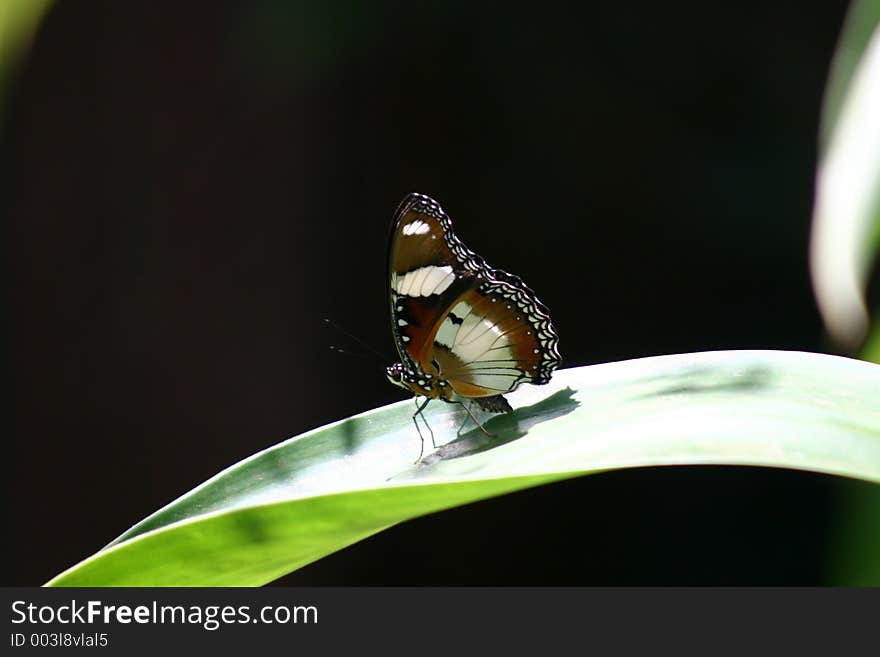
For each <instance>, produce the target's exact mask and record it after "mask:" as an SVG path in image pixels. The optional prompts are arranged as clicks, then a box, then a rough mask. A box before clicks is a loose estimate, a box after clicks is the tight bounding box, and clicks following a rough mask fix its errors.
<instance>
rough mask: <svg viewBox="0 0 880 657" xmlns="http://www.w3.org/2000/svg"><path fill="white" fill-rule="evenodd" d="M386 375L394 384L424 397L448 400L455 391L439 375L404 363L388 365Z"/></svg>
mask: <svg viewBox="0 0 880 657" xmlns="http://www.w3.org/2000/svg"><path fill="white" fill-rule="evenodd" d="M385 376H387V377H388V380H389V381H391V383H393V384H394V385H396V386H398V387H400V388H403V389H404V390H408V391H409V392H411V393H413V394H415V395H421V396H422V397H430V398H432V399H437V398H441V399H447V400H448V399H450V398H451V396H452V393H453V390H452V388H451V387H450V386H449V383H448V382H447V381H444V380H443V378H442V377H440V376H439V375H436V374H430V373H427V372H423V371H422V370H421V369H418V368H417V369H412V368H407V367H406V366H405V365H404V364H403V363H394V365H389V366H388V367H386V368H385Z"/></svg>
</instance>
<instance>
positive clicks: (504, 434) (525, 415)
mask: <svg viewBox="0 0 880 657" xmlns="http://www.w3.org/2000/svg"><path fill="white" fill-rule="evenodd" d="M579 405H580V402H578V401H577V400H576V399H574V390H572V389H571V388H565V389H563V390H559V391H557V392H555V393H553V394H552V395H550V396H548V397H545V398H544V399H542V400H541V401H539V402H536V403H534V404H532V405H531V406H522V407H520V408H516V409H514V410H513V411H512V412H510V413H504V414H503V415H496V416H494V417H492V418H491V419H489V420H487V421H486V422H484V423H483V426H484V427H485V429H486V431H488V432H489V433H490V434H491V435H486V433H485V432H483V431H482V430H481V429H480V428H479V427H474V426H473V422H472V421H471V420H470V419H469V420H468V425H469V426H471V427H472V428H471V429H468V430H466V431H464V432H463V433H461V434H460V435H459V436H458V437H457V438H456V439H455V440H453V441H451V442H448V443H446V444H445V445H441V446H440V447H438V448H437V449H436V450H434V451H433V452H431V453H430V454H427V455H425V457H424V458H422V460H421V461H420V462H419V465H420V466H426V465H431V464H432V463H436V462H438V461H446V460H450V459H457V458H461V457H463V456H471V455H472V454H479V453H480V452H485V451H487V450H490V449H494V448H496V447H500V446H501V445H505V444H507V443H510V442H513V441H514V440H519V439H520V438H522V437H524V436H525V435H526V434H527V433H528V432H529V430H530V429H531V428H532V427H534V426H535V425H536V424H539V423H540V422H546V421H547V420H552V419H554V418H557V417H561V416H563V415H567V414H568V413H571V412H572V411H573V410H574V409H576V408H577V407H578V406H579ZM463 414H464V413H463Z"/></svg>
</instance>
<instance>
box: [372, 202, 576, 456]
mask: <svg viewBox="0 0 880 657" xmlns="http://www.w3.org/2000/svg"><path fill="white" fill-rule="evenodd" d="M388 283H389V300H390V307H391V329H392V333H393V335H394V342H395V345H396V347H397V353H398V354H399V356H400V361H401V362H399V363H395V364H394V365H391V366H389V367H388V368H386V376H387V377H388V380H389V381H391V383H393V384H394V385H396V386H399V387H401V388H403V389H405V390H407V391H409V392H412V393H413V394H414V395H415V396H416V398H417V400H418V398H419V397H424V398H425V399H424V401H423V402H422V403H421V405H419V406H418V410H417V411H416V413H415V414H414V415H413V422H415V425H416V429H418V427H419V425H418V421H417V417H418V415H419V414H421V413H422V411H423V410H424V408H425V406H427V404H428V402H430V401H431V400H432V399H442V400H443V401H446V402H451V403H462V404H463V405H464V400H468V399H470V400H473V401H474V402H475V403H476V404H477V405H478V406H479V407H480V408H481V409H483V410H484V411H489V412H492V413H506V412H510V411H511V410H512V408H511V406H510V403H509V402H508V401H507V400H506V399H505V398H504V396H503V395H504V394H506V393H508V392H512V391H513V390H516V388H517V387H518V386H519V385H520V384H522V383H532V384H535V385H541V384H545V383H547V382H548V381H549V380H550V377H551V375H552V374H553V371H554V370H555V369H556V368H557V367H558V366H559V363H560V355H559V346H558V344H559V336H558V334H557V333H556V329H555V328H554V327H553V324H552V322H551V321H550V313H549V311H548V310H547V307H546V306H545V305H544V304H542V303H541V302H540V301H539V300H538V298H537V297H536V296H535V293H534V292H532V290H531V289H529V288H528V287H527V286H526V285H525V283H523V282H522V280H521V279H520V278H519V277H518V276H514V275H513V274H508V273H507V272H505V271H502V270H500V269H493V268H491V267H490V266H489V265H488V264H486V261H485V260H484V259H483V258H482V257H480V256H479V255H477V254H476V253H474V252H473V251H471V250H470V249H468V248H467V247H466V246H465V245H464V244H463V243H462V242H461V240H459V239H458V237H457V236H456V235H455V232H454V231H453V229H452V220H451V219H450V218H449V215H447V214H446V213H445V212H444V211H443V208H441V207H440V204H439V203H437V201H435V200H434V199H432V198H430V197H428V196H425V195H423V194H410V195H408V196H407V197H406V198H404V199H403V201H402V202H401V204H400V206H399V207H398V209H397V211H396V212H395V214H394V218H393V220H392V222H391V231H390V235H389V239H388ZM465 409H466V410H467V411H468V414H469V415H470V416H471V418H472V419H474V421H475V422H476V423H477V425H478V426H479V427H480V428H481V429H482V428H483V427H482V425H480V423H479V422H477V421H476V419H475V418H473V415H472V414H471V412H470V409H468V408H467V406H466V405H465ZM428 428H429V430H430V427H428ZM483 430H484V431H485V429H483ZM419 436H420V437H421V430H419ZM431 438H432V441H433V433H432V434H431ZM423 451H424V438H422V452H423ZM419 459H421V453H420V454H419Z"/></svg>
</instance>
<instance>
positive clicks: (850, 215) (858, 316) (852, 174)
mask: <svg viewBox="0 0 880 657" xmlns="http://www.w3.org/2000/svg"><path fill="white" fill-rule="evenodd" d="M878 25H880V0H859V1H857V2H855V3H853V5H852V6H851V9H850V12H849V14H848V16H847V20H846V24H845V26H844V31H843V35H842V36H841V39H840V43H839V44H838V47H837V52H836V53H835V58H834V62H833V65H832V69H831V77H830V79H829V82H828V87H827V90H826V96H825V105H824V108H823V110H824V112H823V113H824V115H823V119H822V135H821V142H822V144H821V148H822V151H823V155H822V161H821V162H820V164H819V167H818V171H817V177H816V178H817V180H816V202H815V207H814V209H813V230H812V237H811V243H810V268H811V270H812V276H813V287H814V289H815V292H816V299H817V301H818V303H819V309H820V311H821V312H822V317H823V319H824V321H825V326H826V328H827V330H828V333H829V334H830V335H831V337H832V338H833V339H834V340H835V341H836V342H838V343H839V344H841V345H842V346H844V347H845V348H847V349H848V350H850V351H854V350H856V349H857V348H858V347H859V346H860V345H861V343H862V342H863V340H864V339H865V336H866V335H867V332H868V327H869V318H868V309H867V306H866V302H865V288H866V286H867V281H868V278H869V275H870V272H871V267H872V265H873V262H874V260H875V259H876V254H877V250H878V248H880V120H878V117H880V28H878Z"/></svg>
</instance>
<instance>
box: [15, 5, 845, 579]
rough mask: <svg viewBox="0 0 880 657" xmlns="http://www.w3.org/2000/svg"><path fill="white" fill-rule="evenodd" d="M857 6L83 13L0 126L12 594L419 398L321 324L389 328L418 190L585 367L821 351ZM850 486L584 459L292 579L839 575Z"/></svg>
mask: <svg viewBox="0 0 880 657" xmlns="http://www.w3.org/2000/svg"><path fill="white" fill-rule="evenodd" d="M844 10H845V3H843V2H836V1H834V2H832V1H826V2H820V3H809V4H808V5H804V4H802V3H796V2H771V3H765V2H750V3H745V4H743V3H736V4H733V5H717V4H714V3H654V2H648V1H639V2H634V3H572V4H555V3H550V2H542V3H538V4H533V5H529V6H524V7H522V8H517V7H515V6H511V5H509V4H506V3H471V2H437V3H404V2H400V3H398V2H369V3H366V2H365V3H359V2H332V3H319V2H307V3H298V2H283V1H281V0H277V1H268V0H262V1H258V2H250V3H241V2H216V3H164V4H163V3H146V2H141V3H137V2H127V3H117V2H77V3H57V6H55V7H54V8H53V9H52V10H51V11H50V12H49V14H48V16H47V18H46V20H45V21H44V23H43V25H42V27H41V29H40V30H39V32H38V34H37V38H36V40H35V42H34V44H33V48H32V50H31V52H30V54H29V56H28V58H27V59H26V60H25V61H24V63H23V67H22V68H21V70H20V71H19V75H18V76H17V80H16V85H15V86H14V88H13V89H12V90H11V93H10V95H9V97H8V104H7V106H6V108H5V114H4V116H3V131H2V135H0V167H2V169H0V174H2V175H0V181H2V183H0V184H2V189H0V191H2V197H0V215H2V216H3V217H4V219H5V225H6V235H7V237H6V239H5V240H4V244H5V246H6V249H7V252H6V256H7V257H6V261H7V263H8V267H9V275H8V278H7V280H8V284H9V285H8V303H7V308H8V311H9V312H8V313H7V322H8V328H9V338H10V342H9V344H10V352H9V363H10V366H11V367H10V371H11V379H12V381H11V383H12V390H13V392H12V400H11V401H12V403H11V404H10V406H11V409H10V415H9V416H8V424H9V426H8V430H7V440H6V442H5V450H4V452H5V454H6V457H5V458H4V461H5V468H4V470H5V473H4V487H5V488H6V493H5V495H4V504H5V509H4V515H5V517H4V519H3V526H4V528H5V532H4V533H5V538H4V541H3V542H4V543H5V545H4V549H5V550H7V552H8V553H9V557H10V558H11V561H5V562H4V563H6V564H7V565H11V567H12V568H11V570H10V571H9V572H6V573H5V574H4V577H3V583H4V584H38V583H42V582H44V581H45V580H47V579H48V578H50V577H51V576H53V575H55V574H56V573H57V572H59V571H60V570H62V569H64V568H66V567H67V566H69V565H71V564H73V563H75V562H76V561H78V560H79V559H81V558H83V557H85V556H87V555H89V554H91V553H92V552H94V551H95V550H97V549H99V548H100V547H102V546H103V545H104V544H106V543H107V541H109V540H110V539H112V538H114V537H115V536H117V535H118V534H119V533H121V532H122V531H123V530H125V529H126V528H128V527H129V526H130V525H132V524H133V523H134V522H136V521H137V520H140V519H141V518H142V517H144V516H145V515H147V514H149V513H150V512H152V511H153V510H155V509H156V508H157V507H159V506H161V505H163V504H165V503H166V502H168V501H170V500H172V499H174V498H176V497H177V496H178V495H180V494H182V493H183V492H185V491H187V490H189V489H190V488H192V487H193V486H194V485H196V484H197V483H199V482H201V481H203V480H204V479H206V478H207V477H209V476H210V475H212V474H214V473H216V472H217V471H218V470H220V469H222V468H224V467H225V466H227V465H229V464H231V463H233V462H235V461H237V460H239V459H241V458H243V457H245V456H247V455H249V454H251V453H253V452H255V451H257V450H259V449H262V448H264V447H266V446H268V445H271V444H273V443H275V442H278V441H279V440H282V439H284V438H286V437H289V436H292V435H295V434H298V433H300V432H302V431H304V430H307V429H310V428H313V427H315V426H318V425H321V424H323V423H326V422H329V421H332V420H336V419H339V418H342V417H345V416H347V415H350V414H353V413H356V412H360V411H363V410H366V409H368V408H371V407H375V406H377V405H381V404H385V403H389V402H393V401H396V400H399V399H401V397H402V391H400V390H398V389H396V388H393V387H392V386H390V385H389V384H388V383H387V381H386V380H385V377H384V373H383V365H384V364H383V363H379V362H373V361H372V360H369V359H361V358H356V357H348V358H347V357H343V356H340V355H338V354H335V353H333V352H331V351H330V350H329V349H328V346H329V345H331V344H340V342H343V343H344V342H345V339H344V338H340V336H339V335H338V334H337V333H335V332H333V331H332V330H328V328H327V327H326V326H325V325H324V324H323V323H322V321H321V319H322V318H323V317H330V318H333V319H334V320H335V321H336V322H337V323H339V324H341V325H343V326H345V327H346V328H348V329H349V330H350V331H351V332H353V333H355V334H356V335H358V336H359V337H360V338H362V339H363V340H365V341H366V342H368V343H370V344H373V345H376V347H377V348H378V349H380V350H381V351H385V352H388V353H389V354H390V353H391V352H392V351H393V345H392V343H391V337H390V330H389V326H388V317H387V307H386V303H387V300H386V294H387V291H386V281H385V248H386V245H385V239H386V235H387V226H388V222H389V220H390V217H391V214H392V212H393V210H394V209H395V207H396V205H397V203H398V202H399V201H400V199H401V198H402V197H403V196H404V195H405V194H406V193H408V192H410V191H421V192H423V193H427V194H430V195H431V196H434V197H435V198H437V199H438V200H439V201H440V202H441V203H442V204H443V205H444V207H445V208H446V210H447V211H448V212H449V213H450V214H451V215H452V217H453V219H454V220H455V222H456V228H457V231H458V234H459V236H460V237H461V238H462V239H463V240H464V241H465V243H466V244H467V245H468V246H470V247H471V248H472V249H474V250H475V251H477V252H478V253H480V254H482V255H483V256H484V257H486V258H487V260H488V261H489V262H490V263H491V264H492V265H494V266H496V267H502V268H505V269H508V270H510V271H512V272H514V273H516V274H519V275H521V276H522V277H523V278H524V279H525V280H526V281H527V282H528V284H529V285H530V286H531V287H532V288H534V289H535V290H536V291H537V292H538V294H539V296H540V298H541V299H542V301H544V302H545V303H546V304H547V305H548V306H549V307H550V308H551V310H552V313H553V317H554V320H555V323H556V325H557V327H558V329H559V332H560V335H561V343H560V346H561V350H562V353H563V357H564V361H565V362H564V365H565V366H569V367H570V366H578V365H585V364H589V363H597V362H603V361H610V360H617V359H625V358H636V357H641V356H650V355H655V354H664V353H675V352H686V351H698V350H708V349H737V348H770V349H801V350H811V351H827V350H828V349H829V347H828V346H827V345H826V343H825V341H824V337H823V331H822V327H821V323H820V320H819V317H818V314H817V311H816V307H815V304H814V301H813V298H812V293H811V289H810V282H809V274H808V270H807V242H808V233H809V220H810V210H811V205H812V195H813V176H814V170H815V164H816V135H817V130H818V121H819V107H820V102H821V98H822V92H823V88H824V84H825V80H826V75H827V72H828V68H829V63H830V60H831V56H832V53H833V49H834V45H835V43H836V39H837V36H838V32H839V30H840V26H841V24H842V20H843V16H844ZM356 350H357V349H356ZM389 360H390V357H389ZM352 380H354V381H356V382H357V383H355V384H352V383H351V381H352ZM414 440H416V438H415V437H414ZM854 485H855V484H852V483H850V482H846V481H842V480H837V479H833V478H830V477H823V476H819V475H814V474H808V473H798V472H788V471H776V470H768V469H757V468H710V467H700V468H664V469H660V468H657V469H642V470H633V471H625V472H616V473H611V474H603V475H599V476H592V477H585V478H580V479H576V480H572V481H567V482H563V483H559V484H555V485H552V486H545V487H542V488H539V489H537V490H530V491H527V492H523V493H519V494H514V495H509V496H506V497H502V498H498V499H494V500H490V501H486V502H481V503H478V504H474V505H471V506H468V507H465V508H461V509H456V510H453V511H449V512H445V513H441V514H438V515H435V516H431V517H427V518H422V519H419V520H415V521H412V522H408V523H405V524H403V525H401V526H398V527H396V528H393V529H391V530H389V531H386V532H384V533H381V534H379V535H377V536H375V537H373V538H371V539H369V540H367V541H364V542H363V543H360V544H358V545H355V546H353V547H351V548H348V549H346V550H343V551H342V552H340V553H337V554H335V555H333V556H331V557H328V558H326V559H324V560H322V561H320V562H317V563H315V564H313V565H311V566H308V567H306V568H304V569H303V570H301V571H298V572H296V573H294V574H292V575H290V576H288V577H287V578H285V579H284V580H282V582H284V583H287V584H310V585H314V584H366V583H369V584H815V583H823V582H825V581H827V572H828V568H829V559H831V558H832V556H833V536H834V530H835V527H837V525H838V523H839V521H840V518H839V504H838V501H839V499H840V495H841V494H842V492H844V490H845V489H847V488H848V487H851V486H854Z"/></svg>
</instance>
